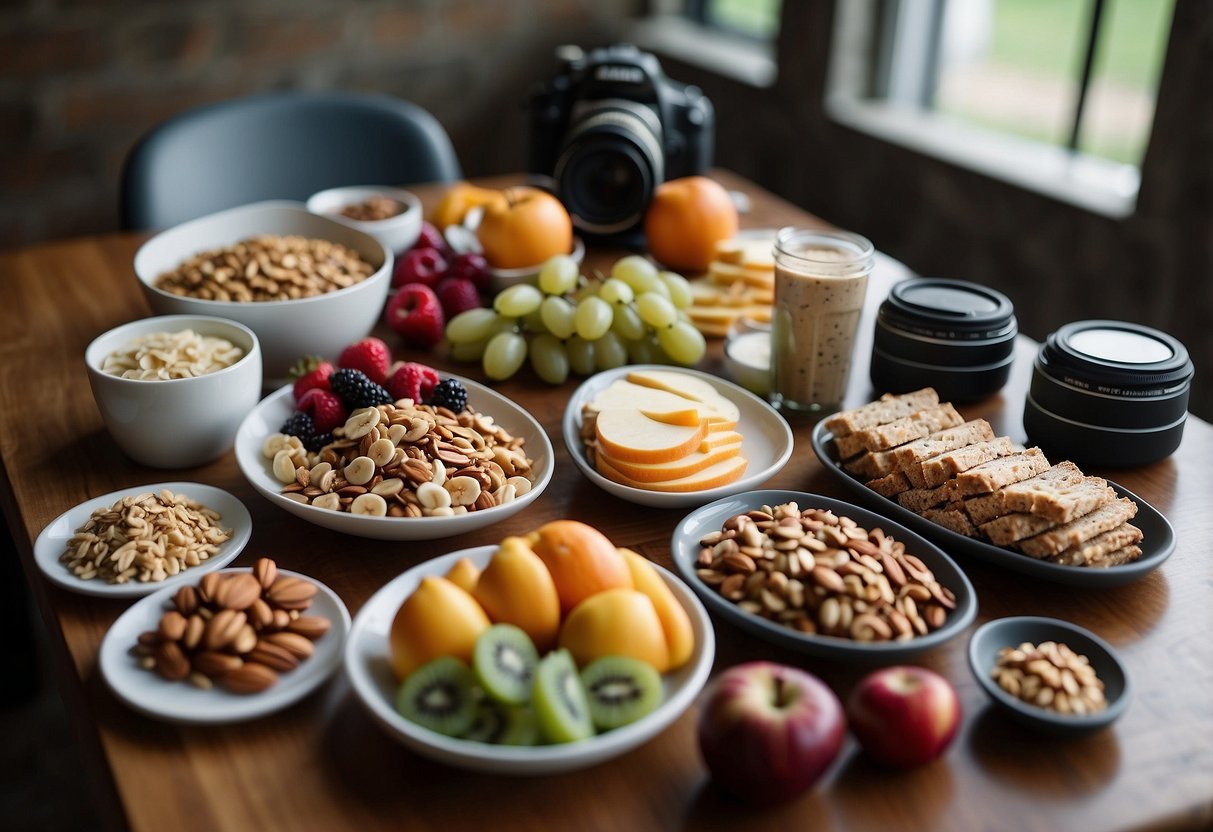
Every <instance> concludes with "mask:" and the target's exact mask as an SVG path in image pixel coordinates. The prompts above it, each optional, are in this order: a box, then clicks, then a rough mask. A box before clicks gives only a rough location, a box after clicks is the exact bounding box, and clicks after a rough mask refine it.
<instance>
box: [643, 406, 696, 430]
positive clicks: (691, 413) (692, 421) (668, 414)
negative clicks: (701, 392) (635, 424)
mask: <svg viewBox="0 0 1213 832" xmlns="http://www.w3.org/2000/svg"><path fill="white" fill-rule="evenodd" d="M640 412H641V413H643V414H644V415H645V416H647V417H648V418H650V419H652V420H653V421H656V422H662V423H664V424H667V425H681V426H682V427H684V428H692V427H695V426H696V425H698V424H699V423H700V422H702V421H706V420H705V419H704V418H703V417H701V416H700V415H699V411H698V410H697V409H696V408H693V407H691V408H687V409H686V410H644V409H641V411H640Z"/></svg>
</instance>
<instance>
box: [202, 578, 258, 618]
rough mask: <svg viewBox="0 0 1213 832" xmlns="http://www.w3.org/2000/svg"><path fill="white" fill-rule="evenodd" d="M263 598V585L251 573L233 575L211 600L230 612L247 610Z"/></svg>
mask: <svg viewBox="0 0 1213 832" xmlns="http://www.w3.org/2000/svg"><path fill="white" fill-rule="evenodd" d="M260 597H261V583H260V582H259V581H258V580H257V578H256V577H254V576H253V575H251V574H249V573H241V574H237V575H231V576H229V577H228V579H227V580H226V581H224V582H223V583H221V584H220V585H219V586H218V587H217V588H216V589H215V590H214V594H212V595H211V600H212V601H213V602H214V603H216V604H218V605H219V606H221V607H224V608H225V609H229V610H246V609H248V608H249V607H250V606H251V605H252V603H253V602H254V601H256V600H257V599H258V598H260Z"/></svg>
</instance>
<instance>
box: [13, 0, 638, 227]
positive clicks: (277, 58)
mask: <svg viewBox="0 0 1213 832" xmlns="http://www.w3.org/2000/svg"><path fill="white" fill-rule="evenodd" d="M636 6H637V0H508V2H506V1H505V0H359V2H353V3H350V2H341V1H340V0H242V1H241V2H238V3H237V2H229V1H228V0H170V1H168V2H166V1H165V0H126V2H118V0H5V2H3V3H0V147H3V148H4V150H5V152H4V153H3V154H2V155H0V246H6V247H7V246H14V245H20V244H23V243H29V242H35V241H38V240H44V239H53V238H57V237H64V236H71V235H76V234H84V233H91V232H98V231H108V230H111V229H114V228H116V227H117V183H118V175H119V171H120V169H121V165H122V160H123V158H124V157H125V155H126V153H127V151H128V150H129V149H130V147H131V146H132V144H134V142H135V141H136V139H138V137H139V136H140V135H142V134H143V133H144V132H145V131H146V130H148V129H149V128H150V127H151V126H152V125H154V124H156V123H157V122H159V121H161V120H163V119H165V118H167V117H168V116H171V115H172V114H174V113H176V112H179V111H181V110H184V109H187V108H190V107H193V106H196V105H200V104H206V103H210V102H214V101H219V100H222V99H225V98H230V97H233V96H239V95H245V94H249V93H253V92H259V91H264V90H272V89H286V88H303V89H351V90H366V91H377V92H387V93H391V94H393V95H398V96H400V97H402V98H407V99H409V100H412V101H414V102H415V103H417V104H419V105H421V106H423V107H425V108H426V109H428V110H429V111H430V112H432V113H434V115H435V116H437V118H438V120H439V121H440V122H441V123H442V124H443V125H444V126H445V127H446V129H447V131H448V132H449V133H450V134H451V139H452V141H453V142H454V144H455V148H456V151H457V152H458V154H459V158H460V161H461V162H462V164H463V166H464V169H465V170H466V171H467V172H468V173H469V174H470V175H476V174H483V173H496V172H502V171H507V170H516V169H519V168H521V167H522V165H523V163H524V160H525V156H524V129H525V127H524V125H525V122H524V121H523V113H522V110H521V107H520V102H521V100H522V98H523V96H524V94H525V91H526V89H527V87H528V85H529V84H530V83H531V82H532V81H534V80H536V79H538V78H540V77H543V76H545V75H547V74H548V73H550V72H551V71H552V68H553V67H554V63H553V61H552V57H551V56H552V48H553V47H554V46H555V45H556V44H558V43H563V42H588V41H601V40H604V39H609V38H610V37H611V31H612V27H613V26H615V25H616V24H618V23H619V22H620V21H622V20H624V19H626V17H627V15H628V14H629V13H631V12H632V11H634V10H635V7H636Z"/></svg>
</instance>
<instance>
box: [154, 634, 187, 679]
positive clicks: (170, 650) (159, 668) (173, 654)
mask: <svg viewBox="0 0 1213 832" xmlns="http://www.w3.org/2000/svg"><path fill="white" fill-rule="evenodd" d="M155 659H156V672H157V673H159V674H160V675H161V676H163V677H164V678H165V679H168V680H169V681H172V682H179V681H181V680H182V679H184V678H185V677H186V676H189V675H190V662H189V659H187V658H186V657H185V653H183V652H181V647H180V646H179V645H178V644H177V642H175V641H165V642H161V643H160V646H159V647H157V648H156V652H155Z"/></svg>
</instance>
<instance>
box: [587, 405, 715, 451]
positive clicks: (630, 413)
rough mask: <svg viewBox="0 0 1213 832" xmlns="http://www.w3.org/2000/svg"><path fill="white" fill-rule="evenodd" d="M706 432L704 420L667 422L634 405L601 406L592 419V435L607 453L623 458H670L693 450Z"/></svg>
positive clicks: (706, 424)
mask: <svg viewBox="0 0 1213 832" xmlns="http://www.w3.org/2000/svg"><path fill="white" fill-rule="evenodd" d="M707 434H708V423H707V420H706V419H705V420H703V421H701V422H700V423H699V424H698V425H695V426H694V427H687V426H684V425H667V424H666V423H665V422H658V421H657V420H655V419H650V418H649V417H648V416H645V415H644V414H643V413H641V412H640V410H639V409H637V408H634V407H633V408H623V407H615V408H610V409H608V410H604V411H602V412H601V413H599V414H598V416H597V418H596V419H595V420H594V435H595V438H596V439H597V440H598V445H599V447H600V448H601V449H602V450H603V451H605V452H606V454H607V455H609V456H611V457H613V458H615V459H619V460H623V461H625V462H647V463H656V462H670V461H672V460H675V459H681V458H682V457H684V456H686V455H687V454H689V453H693V452H694V451H695V449H696V448H698V447H699V443H700V442H702V441H703V438H704V437H705V436H707Z"/></svg>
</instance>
